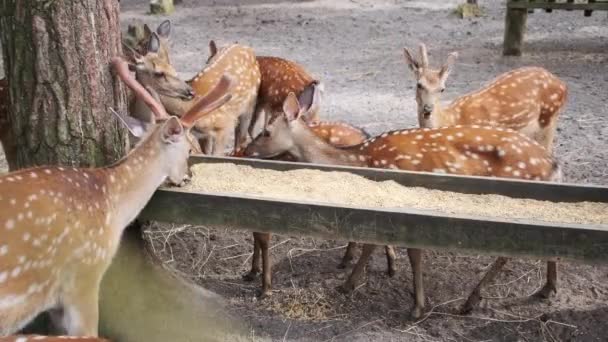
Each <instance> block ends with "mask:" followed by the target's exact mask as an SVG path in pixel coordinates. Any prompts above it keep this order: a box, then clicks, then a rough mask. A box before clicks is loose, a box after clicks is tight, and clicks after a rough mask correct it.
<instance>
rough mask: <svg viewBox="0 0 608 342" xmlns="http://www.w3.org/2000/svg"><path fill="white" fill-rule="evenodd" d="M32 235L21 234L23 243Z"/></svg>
mask: <svg viewBox="0 0 608 342" xmlns="http://www.w3.org/2000/svg"><path fill="white" fill-rule="evenodd" d="M31 236H32V235H31V234H30V233H24V234H23V241H28V240H29V239H30V237H31Z"/></svg>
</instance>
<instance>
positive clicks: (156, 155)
mask: <svg viewBox="0 0 608 342" xmlns="http://www.w3.org/2000/svg"><path fill="white" fill-rule="evenodd" d="M159 128H160V127H157V129H155V130H153V132H152V133H151V134H150V135H148V136H147V138H145V139H143V141H141V142H140V143H139V144H138V145H137V146H136V147H135V148H134V149H133V150H132V151H131V152H130V153H129V154H128V155H127V156H126V157H124V158H123V159H121V160H120V161H118V162H117V163H116V164H114V165H112V166H110V167H108V168H105V169H104V171H105V187H104V188H102V191H104V194H105V196H107V197H108V198H109V206H110V208H111V210H109V211H108V212H107V214H106V218H105V220H106V221H105V222H106V223H107V224H110V225H111V226H112V227H116V228H117V229H119V230H120V233H121V232H122V230H123V229H124V228H125V227H126V226H127V225H128V224H129V223H130V222H132V221H133V220H134V219H135V218H136V217H137V215H138V214H139V213H140V212H141V210H142V209H143V208H144V206H145V205H146V203H148V201H149V200H150V198H151V197H152V195H153V194H154V192H155V191H156V189H157V188H158V187H159V186H160V185H161V184H162V182H163V181H164V180H165V178H166V177H167V175H168V168H167V167H166V162H165V159H167V158H165V156H164V155H163V153H162V152H161V151H162V149H161V146H159V145H160V144H161V142H160V138H159V137H158V135H159V134H160V129H159Z"/></svg>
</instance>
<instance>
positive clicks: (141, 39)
mask: <svg viewBox="0 0 608 342" xmlns="http://www.w3.org/2000/svg"><path fill="white" fill-rule="evenodd" d="M171 26H172V25H171V21H170V20H164V21H163V22H161V23H160V24H159V25H158V27H157V28H156V32H155V33H156V35H157V36H158V38H159V39H160V48H159V50H158V55H159V57H160V58H161V59H162V60H163V61H165V62H166V63H169V64H171V60H170V59H169V41H170V38H171ZM137 28H138V26H136V25H129V27H128V29H127V38H125V39H124V40H123V41H124V42H125V43H126V45H127V46H129V47H130V48H131V49H133V50H135V52H137V53H138V54H139V55H142V56H144V55H146V53H148V42H149V41H150V37H151V36H152V34H153V33H154V32H153V31H152V30H151V29H150V27H149V26H148V24H144V25H143V32H141V36H139V35H138V32H137V31H138V30H137Z"/></svg>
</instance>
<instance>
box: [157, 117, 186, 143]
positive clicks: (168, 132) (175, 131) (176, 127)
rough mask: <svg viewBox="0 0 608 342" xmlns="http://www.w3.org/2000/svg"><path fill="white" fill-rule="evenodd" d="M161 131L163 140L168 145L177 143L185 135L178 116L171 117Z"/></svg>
mask: <svg viewBox="0 0 608 342" xmlns="http://www.w3.org/2000/svg"><path fill="white" fill-rule="evenodd" d="M161 129H162V133H161V134H162V135H161V136H162V139H163V141H164V142H166V143H176V142H178V141H179V139H180V138H181V137H182V136H183V135H184V126H182V124H181V122H180V121H179V119H178V118H177V117H176V116H172V117H170V118H169V120H167V121H166V122H165V123H164V124H163V127H162V128H161Z"/></svg>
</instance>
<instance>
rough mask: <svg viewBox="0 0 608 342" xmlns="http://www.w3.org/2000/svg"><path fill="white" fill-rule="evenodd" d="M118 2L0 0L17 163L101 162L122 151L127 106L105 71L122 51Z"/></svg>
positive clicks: (1, 36)
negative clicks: (117, 114) (121, 116)
mask: <svg viewBox="0 0 608 342" xmlns="http://www.w3.org/2000/svg"><path fill="white" fill-rule="evenodd" d="M118 14H119V3H118V1H116V0H99V1H97V0H81V1H67V0H56V1H23V0H0V39H1V41H2V49H3V56H4V68H5V71H6V73H5V74H6V78H7V80H8V83H9V93H10V106H9V111H8V121H9V123H10V128H11V134H12V139H14V142H15V145H16V148H15V150H14V151H15V152H14V153H15V154H16V155H15V156H11V157H10V159H12V160H16V165H17V166H18V167H28V166H34V165H45V164H50V165H70V166H101V165H107V164H109V163H111V162H113V161H116V160H117V159H118V158H120V157H121V156H123V155H124V153H125V151H126V147H127V135H126V130H125V129H124V128H122V127H121V126H120V125H119V123H118V121H117V120H115V119H114V118H113V116H112V114H111V113H110V111H109V109H110V108H111V107H112V108H115V109H116V110H117V111H121V112H126V95H125V91H124V87H123V86H122V85H121V84H120V81H118V79H117V78H116V77H114V76H113V74H112V73H111V71H110V64H109V61H110V58H111V57H113V56H115V55H118V54H121V43H120V22H119V17H118Z"/></svg>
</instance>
